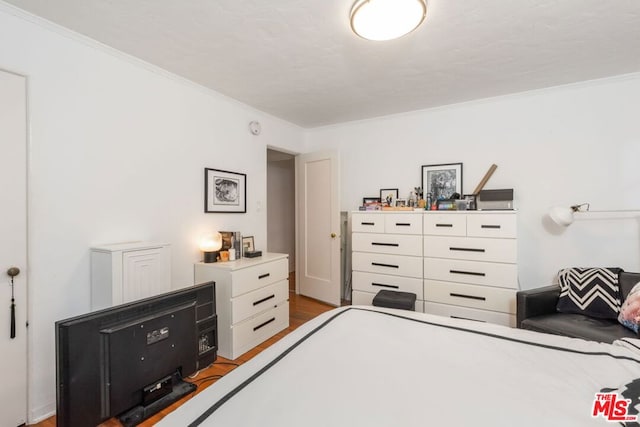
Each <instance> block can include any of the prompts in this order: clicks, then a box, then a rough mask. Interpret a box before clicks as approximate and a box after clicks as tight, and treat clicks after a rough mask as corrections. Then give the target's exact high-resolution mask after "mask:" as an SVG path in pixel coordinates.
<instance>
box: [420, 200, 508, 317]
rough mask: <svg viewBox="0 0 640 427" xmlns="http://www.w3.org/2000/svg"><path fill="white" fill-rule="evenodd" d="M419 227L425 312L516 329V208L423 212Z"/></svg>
mask: <svg viewBox="0 0 640 427" xmlns="http://www.w3.org/2000/svg"><path fill="white" fill-rule="evenodd" d="M423 231H424V252H423V253H424V299H425V311H426V312H427V313H433V314H439V315H443V316H448V317H459V318H465V319H471V320H478V321H484V322H490V323H498V324H502V325H507V326H512V327H515V325H516V316H515V314H516V292H517V290H518V266H517V259H518V258H517V252H518V247H517V239H516V214H515V212H514V211H467V212H464V211H459V212H446V213H444V212H425V214H424V224H423Z"/></svg>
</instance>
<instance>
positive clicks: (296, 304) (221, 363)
mask: <svg viewBox="0 0 640 427" xmlns="http://www.w3.org/2000/svg"><path fill="white" fill-rule="evenodd" d="M294 280H295V279H294V278H293V277H291V276H290V278H289V284H290V288H291V289H295V284H294ZM332 308H333V307H332V306H330V305H327V304H324V303H322V302H319V301H316V300H313V299H311V298H307V297H303V296H301V295H296V294H295V292H294V291H291V290H290V292H289V327H288V328H287V329H285V330H284V331H282V332H280V333H278V334H276V335H275V336H273V337H272V338H270V339H268V340H267V341H265V342H263V343H262V344H260V345H258V346H257V347H256V348H254V349H252V350H250V351H248V352H247V353H245V354H243V355H242V356H240V357H239V358H238V359H236V360H228V359H225V358H224V357H220V356H218V358H217V359H216V361H215V363H214V364H213V365H212V366H210V367H209V368H207V369H205V370H203V371H202V372H200V374H199V375H198V376H197V377H196V378H194V379H193V380H190V381H193V382H195V383H196V384H198V389H197V390H196V392H195V393H193V394H191V395H189V396H186V397H184V398H182V399H181V400H179V401H178V402H176V403H174V404H173V405H171V406H169V407H168V408H165V409H163V410H162V411H161V412H159V413H158V414H156V415H154V416H152V417H151V418H149V419H147V420H146V421H144V422H143V423H142V424H140V426H142V427H147V426H153V425H154V424H155V423H157V422H158V421H160V420H161V419H162V418H164V417H165V416H166V415H167V414H168V413H170V412H171V411H173V410H175V409H176V408H177V407H179V406H180V405H182V404H183V403H184V402H186V401H187V400H189V399H190V398H192V397H193V396H194V395H196V394H197V393H199V392H201V391H202V390H204V389H205V388H207V387H209V386H210V385H211V384H214V383H215V381H216V380H212V381H204V382H202V378H206V377H211V376H215V375H225V374H226V373H227V372H229V371H231V370H233V369H235V366H233V365H226V364H225V363H237V364H240V365H241V364H243V363H245V362H247V361H248V360H250V359H251V358H252V357H254V356H255V355H257V354H258V353H260V352H261V351H262V350H264V349H265V348H267V347H269V346H270V345H272V344H274V343H275V342H277V341H279V340H280V339H281V338H282V337H284V336H285V335H287V334H289V333H290V332H291V331H293V330H295V329H296V328H298V327H299V326H300V325H302V324H304V323H305V322H307V321H309V320H311V319H313V318H314V317H316V316H317V315H319V314H321V313H324V312H325V311H328V310H331V309H332ZM55 425H56V419H55V417H51V418H47V419H46V420H44V421H42V422H40V423H38V424H32V426H34V427H55ZM121 425H122V424H120V422H119V421H118V420H116V419H115V418H112V419H110V420H108V421H106V422H104V423H102V424H100V426H101V427H115V426H118V427H119V426H121Z"/></svg>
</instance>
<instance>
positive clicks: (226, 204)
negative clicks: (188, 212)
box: [204, 168, 247, 213]
mask: <svg viewBox="0 0 640 427" xmlns="http://www.w3.org/2000/svg"><path fill="white" fill-rule="evenodd" d="M204 211H205V213H209V212H218V213H246V212H247V175H246V174H244V173H238V172H229V171H223V170H219V169H209V168H205V169H204Z"/></svg>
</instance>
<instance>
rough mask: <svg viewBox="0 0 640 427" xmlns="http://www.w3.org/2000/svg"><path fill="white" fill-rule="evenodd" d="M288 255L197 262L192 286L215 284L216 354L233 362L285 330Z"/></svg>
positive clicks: (287, 302)
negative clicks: (211, 282) (216, 317)
mask: <svg viewBox="0 0 640 427" xmlns="http://www.w3.org/2000/svg"><path fill="white" fill-rule="evenodd" d="M288 258H289V256H288V255H286V254H277V253H265V254H263V255H262V256H261V257H257V258H242V259H239V260H236V261H226V262H216V263H210V264H205V263H201V262H200V263H197V264H195V267H194V278H195V284H199V283H203V282H208V281H211V280H213V281H215V282H216V312H217V314H218V354H219V355H221V356H222V357H225V358H227V359H231V360H233V359H236V358H238V357H239V356H240V355H242V354H243V353H245V352H247V351H249V350H251V349H252V348H254V347H255V346H257V345H258V344H260V343H261V342H263V341H265V340H267V339H269V338H270V337H272V336H273V335H275V334H277V333H278V332H280V331H282V330H283V329H286V328H288V327H289V260H288Z"/></svg>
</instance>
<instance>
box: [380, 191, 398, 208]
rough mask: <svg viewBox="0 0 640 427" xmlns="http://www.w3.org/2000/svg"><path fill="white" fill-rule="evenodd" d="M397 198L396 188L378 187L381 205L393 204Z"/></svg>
mask: <svg viewBox="0 0 640 427" xmlns="http://www.w3.org/2000/svg"><path fill="white" fill-rule="evenodd" d="M397 199H398V189H397V188H381V189H380V202H381V203H382V206H395V205H396V200H397Z"/></svg>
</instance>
